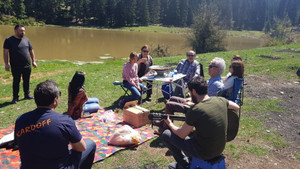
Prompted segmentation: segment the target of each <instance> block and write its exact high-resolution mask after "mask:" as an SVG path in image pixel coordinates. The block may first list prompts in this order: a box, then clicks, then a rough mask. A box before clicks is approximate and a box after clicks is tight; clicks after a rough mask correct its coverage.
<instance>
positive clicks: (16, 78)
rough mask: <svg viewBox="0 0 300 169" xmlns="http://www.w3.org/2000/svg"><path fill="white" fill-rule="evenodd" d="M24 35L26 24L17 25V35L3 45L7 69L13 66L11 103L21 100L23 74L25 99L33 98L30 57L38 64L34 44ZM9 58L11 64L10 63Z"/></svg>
mask: <svg viewBox="0 0 300 169" xmlns="http://www.w3.org/2000/svg"><path fill="white" fill-rule="evenodd" d="M24 35H25V28H24V26H23V25H16V26H15V35H14V36H11V37H9V38H7V39H5V41H4V45H3V58H4V64H5V70H6V71H9V69H10V68H11V73H12V76H13V100H12V102H11V103H17V102H18V101H19V85H20V80H21V76H22V79H23V90H24V99H33V97H32V96H30V92H29V81H30V74H31V64H30V57H31V61H32V65H33V67H35V68H36V67H37V64H36V63H35V54H34V51H33V48H32V45H31V43H30V41H29V39H28V38H26V37H24ZM8 55H9V59H8ZM29 55H30V57H29ZM8 60H9V63H10V66H9V64H8Z"/></svg>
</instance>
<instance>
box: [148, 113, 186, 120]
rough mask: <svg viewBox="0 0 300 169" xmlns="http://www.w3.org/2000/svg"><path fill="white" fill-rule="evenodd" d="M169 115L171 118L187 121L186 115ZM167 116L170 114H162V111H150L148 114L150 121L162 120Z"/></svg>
mask: <svg viewBox="0 0 300 169" xmlns="http://www.w3.org/2000/svg"><path fill="white" fill-rule="evenodd" d="M169 117H170V119H171V120H178V121H185V117H184V116H176V115H171V114H169ZM167 118H168V115H167V114H162V113H150V114H149V115H148V119H149V120H150V121H160V120H163V119H167Z"/></svg>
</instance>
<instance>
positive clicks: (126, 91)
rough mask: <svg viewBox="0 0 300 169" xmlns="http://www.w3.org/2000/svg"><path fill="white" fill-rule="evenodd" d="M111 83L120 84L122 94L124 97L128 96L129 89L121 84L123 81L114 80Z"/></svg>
mask: <svg viewBox="0 0 300 169" xmlns="http://www.w3.org/2000/svg"><path fill="white" fill-rule="evenodd" d="M112 85H114V86H120V87H121V88H122V89H123V90H124V92H125V93H124V96H125V97H126V96H129V93H128V91H129V89H127V88H126V87H124V85H123V82H120V81H114V82H113V83H112Z"/></svg>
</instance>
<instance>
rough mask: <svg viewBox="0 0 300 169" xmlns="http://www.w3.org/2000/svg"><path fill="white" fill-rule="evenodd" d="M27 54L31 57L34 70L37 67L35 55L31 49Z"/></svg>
mask: <svg viewBox="0 0 300 169" xmlns="http://www.w3.org/2000/svg"><path fill="white" fill-rule="evenodd" d="M29 54H30V57H31V62H32V66H33V67H34V68H36V67H37V64H36V63H35V54H34V51H33V49H32V50H29Z"/></svg>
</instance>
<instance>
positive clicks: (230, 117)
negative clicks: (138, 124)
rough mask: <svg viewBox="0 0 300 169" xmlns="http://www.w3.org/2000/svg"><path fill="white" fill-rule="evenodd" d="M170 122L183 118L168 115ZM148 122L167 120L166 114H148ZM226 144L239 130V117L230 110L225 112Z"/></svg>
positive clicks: (183, 119)
mask: <svg viewBox="0 0 300 169" xmlns="http://www.w3.org/2000/svg"><path fill="white" fill-rule="evenodd" d="M169 117H170V119H171V120H178V121H185V117H184V116H176V115H169ZM148 118H149V120H150V121H151V122H152V123H153V122H154V121H161V120H163V119H167V118H168V115H167V114H162V113H150V114H149V115H148ZM227 124H228V126H227V140H226V141H227V142H229V141H232V140H233V139H234V138H235V137H236V135H237V133H238V130H239V116H238V114H237V113H236V112H235V111H234V110H231V109H228V111H227Z"/></svg>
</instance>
